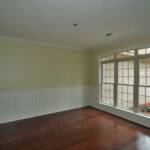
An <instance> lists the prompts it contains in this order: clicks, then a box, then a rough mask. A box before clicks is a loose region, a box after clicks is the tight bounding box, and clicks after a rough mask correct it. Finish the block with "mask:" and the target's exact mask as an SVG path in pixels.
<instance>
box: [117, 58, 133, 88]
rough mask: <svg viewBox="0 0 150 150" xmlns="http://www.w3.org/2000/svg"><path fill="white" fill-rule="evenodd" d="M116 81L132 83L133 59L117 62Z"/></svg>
mask: <svg viewBox="0 0 150 150" xmlns="http://www.w3.org/2000/svg"><path fill="white" fill-rule="evenodd" d="M118 83H119V84H131V85H133V84H134V63H133V61H123V62H119V63H118Z"/></svg>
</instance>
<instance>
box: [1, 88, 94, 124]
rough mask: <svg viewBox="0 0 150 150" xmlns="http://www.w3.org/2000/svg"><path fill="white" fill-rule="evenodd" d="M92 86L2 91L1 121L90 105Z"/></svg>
mask: <svg viewBox="0 0 150 150" xmlns="http://www.w3.org/2000/svg"><path fill="white" fill-rule="evenodd" d="M91 89H92V88H91V87H56V88H42V89H32V90H17V91H1V92H0V123H4V122H9V121H14V120H20V119H24V118H30V117H34V116H40V115H44V114H50V113H54V112H59V111H64V110H69V109H73V108H78V107H83V106H87V105H89V102H90V101H91V94H90V92H91Z"/></svg>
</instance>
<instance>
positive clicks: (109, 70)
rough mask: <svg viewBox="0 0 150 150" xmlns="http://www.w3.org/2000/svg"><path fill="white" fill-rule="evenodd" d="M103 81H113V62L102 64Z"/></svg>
mask: <svg viewBox="0 0 150 150" xmlns="http://www.w3.org/2000/svg"><path fill="white" fill-rule="evenodd" d="M102 71H103V76H102V79H103V81H102V82H103V83H114V63H106V64H103V70H102Z"/></svg>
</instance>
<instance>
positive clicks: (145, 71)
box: [139, 58, 150, 115]
mask: <svg viewBox="0 0 150 150" xmlns="http://www.w3.org/2000/svg"><path fill="white" fill-rule="evenodd" d="M139 77H140V83H139V112H140V113H144V114H146V115H150V58H146V59H140V60H139Z"/></svg>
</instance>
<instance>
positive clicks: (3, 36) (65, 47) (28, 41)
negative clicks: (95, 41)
mask: <svg viewBox="0 0 150 150" xmlns="http://www.w3.org/2000/svg"><path fill="white" fill-rule="evenodd" d="M0 39H4V40H9V41H14V42H25V43H31V44H39V45H43V46H48V47H50V48H62V49H67V50H76V51H89V49H84V48H79V47H72V46H65V45H59V44H52V43H47V42H41V41H36V40H30V39H26V38H22V37H13V36H8V35H2V34H0Z"/></svg>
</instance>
